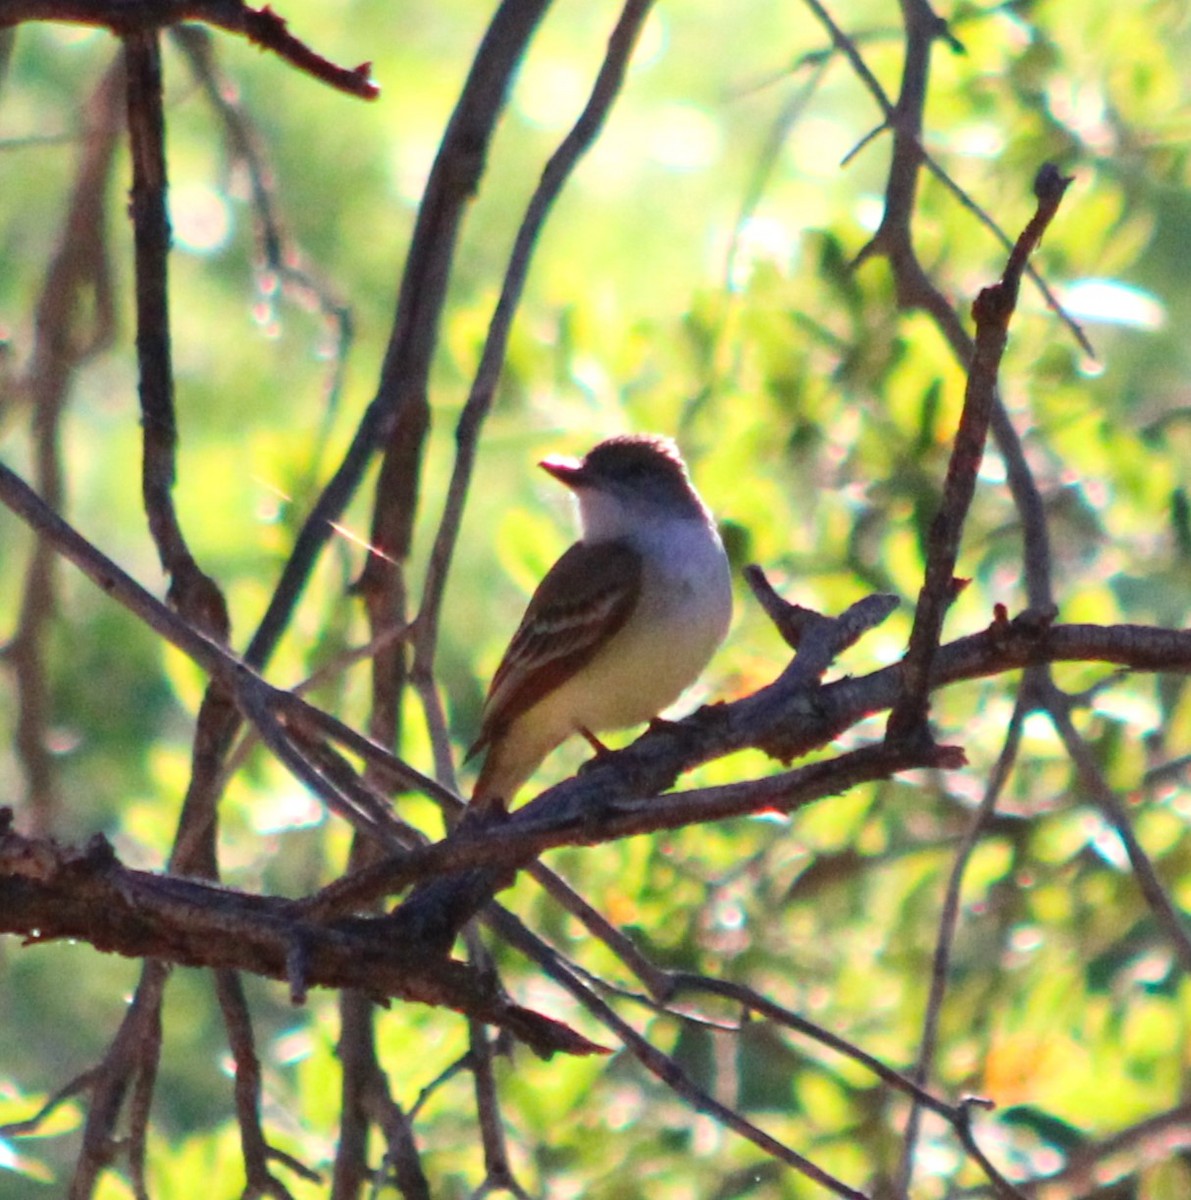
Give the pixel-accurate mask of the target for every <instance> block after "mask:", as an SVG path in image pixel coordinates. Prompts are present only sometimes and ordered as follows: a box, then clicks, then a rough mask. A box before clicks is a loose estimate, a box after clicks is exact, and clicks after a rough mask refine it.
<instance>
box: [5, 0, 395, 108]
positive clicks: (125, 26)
mask: <svg viewBox="0 0 1191 1200" xmlns="http://www.w3.org/2000/svg"><path fill="white" fill-rule="evenodd" d="M24 21H71V22H74V23H76V24H79V25H98V26H101V27H103V28H106V29H110V30H111V31H112V32H113V33H115V34H116V35H118V36H120V37H130V36H138V35H140V34H156V32H157V31H158V30H161V29H164V28H165V27H166V26H168V25H176V24H178V23H179V22H181V21H199V22H202V23H204V24H207V25H214V26H216V27H218V28H220V29H226V30H227V31H228V32H229V33H238V34H241V35H243V36H244V37H246V38H247V39H248V40H249V41H250V42H253V43H255V44H256V45H257V46H259V47H260V48H261V49H262V50H271V51H272V52H273V53H274V54H276V55H278V56H279V57H280V58H282V59H284V60H285V61H286V62H288V63H289V64H290V65H291V66H294V67H297V69H298V70H300V71H303V72H305V73H306V74H308V75H312V76H314V78H316V79H320V80H322V82H323V83H328V84H330V85H331V87H333V88H337V89H338V90H339V91H341V92H347V93H349V94H350V95H353V96H359V97H361V98H362V99H364V100H373V99H375V98H376V97H377V96H378V95H380V88H379V87H377V85H376V84H375V83H373V82H372V80H371V79H370V78H369V76H370V75H371V74H372V64H371V63H361V64H360V65H359V66H358V67H350V68H348V67H340V66H338V65H336V64H335V63H333V62H330V61H329V60H328V59H325V58H323V56H322V55H321V54H317V53H315V51H314V50H312V49H311V48H310V47H309V46H307V45H306V43H305V42H303V41H301V40H300V39H299V38H296V37H295V36H294V35H293V34H292V33H290V31H289V28H288V27H287V25H286V23H285V21H284V20H283V19H282V18H281V17H279V16H278V15H277V14H276V13H275V12H274V11H273V10H272V9H271V8H270V7H269V6H268V5H266V6H265V7H264V8H259V9H257V8H249V7H248V5H246V4H244V3H242V2H241V0H6V3H5V5H4V7H3V8H0V29H4V28H7V27H8V26H12V25H19V24H21V23H22V22H24Z"/></svg>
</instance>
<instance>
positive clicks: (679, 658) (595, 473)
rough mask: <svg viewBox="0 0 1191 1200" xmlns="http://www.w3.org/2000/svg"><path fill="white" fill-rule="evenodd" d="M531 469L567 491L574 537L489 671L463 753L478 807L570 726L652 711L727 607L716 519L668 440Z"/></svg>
mask: <svg viewBox="0 0 1191 1200" xmlns="http://www.w3.org/2000/svg"><path fill="white" fill-rule="evenodd" d="M539 466H541V467H542V469H543V470H545V471H546V472H547V473H548V474H549V475H551V476H553V478H555V479H556V480H558V481H559V482H560V483H562V484H563V485H565V486H566V487H567V488H569V489H570V491H571V492H572V494H573V495H574V498H575V500H576V502H577V507H578V516H579V524H580V538H579V540H578V541H577V542H576V543H575V544H574V545H573V546H571V547H570V549H568V550H567V551H566V552H565V553H564V554H563V556H562V557H561V558H560V559H559V560H558V561H557V562H556V563H555V564H554V566H553V567H551V568H550V570H549V571H548V572H547V574H546V576H545V578H543V580H542V582H541V583H540V584H539V585H538V588H537V590H536V591H535V592H534V594H533V596H532V598H531V599H530V602H529V606H528V607H527V608H526V611H525V616H524V617H523V618H522V620H521V624H520V625H519V626H518V628H517V631H516V633H514V635H513V638H512V641H511V642H510V643H509V647H508V649H507V650H506V651H505V653H504V657H503V658H502V659H501V661H500V665H499V666H498V667H497V670H496V674H495V675H494V676H493V678H492V683H491V685H490V687H489V690H488V694H487V699H486V700H485V703H484V707H483V710H482V714H481V722H480V732H479V736H478V737H477V738H476V740H475V743H474V745H473V746H472V747H471V749H470V750H469V751H468V755H467V757H468V758H471V757H473V756H474V755H477V754H479V753H480V752H481V751H482V750H486V751H487V755H486V757H485V759H484V763H483V766H482V767H481V769H480V773H479V776H478V778H477V780H476V783H475V786H474V788H473V791H472V798H471V809H472V810H473V811H475V812H477V813H479V812H485V811H490V810H492V809H496V810H498V811H507V808H508V806H509V805H510V804H511V803H512V801H513V798H514V796H515V795H516V793H517V792H518V791H519V790H520V788H521V787H522V786H523V785H524V784H525V783H526V782H527V781H528V780H529V778H530V776H531V775H533V773H534V771H536V770H537V768H538V766H539V764H540V763H541V762H542V761H543V759H545V757H546V756H547V755H548V754H550V753H551V751H553V750H554V749H555V748H556V747H557V746H559V745H560V744H561V743H562V742H563V741H565V740H566V739H567V738H568V737H570V736H571V735H572V734H575V733H580V734H582V735H583V736H585V737H586V738H587V739H588V740H589V741H590V742H591V743H592V745H593V746H594V747H595V748H596V751H597V754H598V753H599V752H600V751H601V750H602V749H603V747H602V745H601V744H600V742H599V741H598V739H597V738H596V736H595V735H596V734H597V733H600V732H603V731H605V730H609V729H623V728H627V727H628V726H631V725H638V724H641V723H643V722H646V721H652V720H653V719H654V718H656V717H657V715H658V714H659V713H660V712H661V711H662V710H663V709H665V708H668V707H669V706H670V705H671V704H673V703H674V701H675V700H677V699H678V697H679V696H680V695H681V694H682V692H684V691H685V690H686V689H687V688H688V687H689V686H690V685H691V684H692V683H694V682H695V680H696V679H697V678H698V676H699V675H700V674H701V673H702V671H703V669H704V667H706V665H707V663H708V662H709V661H710V659H711V656H712V654H713V653H714V652H715V650H716V648H717V647H718V646H719V645H720V643H721V642H722V641H723V639H724V637H725V635H726V633H727V631H728V625H729V623H730V621H731V617H732V579H731V571H730V569H729V565H728V558H727V555H726V554H725V553H724V547H723V543H722V542H721V540H720V536H719V533H718V531H717V529H716V524H715V520H714V519H713V517H712V515H711V513H710V512H709V511H708V509H707V506H706V505H705V504H704V503H703V500H702V499H701V498H700V496H699V493H698V492H697V491H696V490H695V488H694V485H693V484H692V483H691V480H690V476H689V475H688V473H687V469H686V464H685V463H684V462H683V460H682V456H681V455H680V454H679V452H678V448H677V446H676V445H675V444H674V442H673V441H672V440H670V439H669V438H666V437H660V436H657V435H652V434H630V435H622V436H619V437H613V438H609V439H607V440H606V441H602V442H600V443H599V445H597V446H595V447H594V448H593V449H592V450H590V451H589V452H588V453H587V454H586V455H585V456H584V457H583V458H582V459H574V458H567V457H561V456H551V457H548V458H546V459H543V460H542V462H541V463H539Z"/></svg>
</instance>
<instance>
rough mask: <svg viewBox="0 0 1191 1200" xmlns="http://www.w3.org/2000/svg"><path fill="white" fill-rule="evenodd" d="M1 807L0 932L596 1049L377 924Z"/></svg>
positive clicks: (543, 1044) (545, 1050)
mask: <svg viewBox="0 0 1191 1200" xmlns="http://www.w3.org/2000/svg"><path fill="white" fill-rule="evenodd" d="M11 816H12V814H11V812H10V811H9V810H6V809H0V932H3V933H15V934H19V935H21V936H23V937H25V938H26V939H27V940H28V941H30V942H44V941H49V940H51V939H58V938H77V939H80V940H83V941H86V942H88V943H90V944H91V945H93V946H94V947H95V948H96V949H97V950H101V951H105V952H110V953H116V954H122V955H124V956H126V957H129V958H152V959H158V960H161V961H164V962H171V963H176V964H179V965H183V966H194V967H220V968H231V969H234V970H241V971H250V972H252V973H254V974H257V975H263V976H266V977H268V978H270V979H277V980H281V981H283V982H287V983H289V984H290V986H291V989H294V990H296V989H297V985H299V984H300V985H301V986H306V985H309V984H313V985H315V986H319V987H351V988H358V989H361V990H363V991H365V992H367V993H369V994H370V995H373V996H375V997H377V998H387V997H395V998H399V999H402V1000H412V1001H418V1002H420V1003H423V1004H432V1005H437V1006H446V1007H448V1008H453V1009H456V1010H457V1011H459V1012H463V1013H466V1014H468V1015H469V1016H472V1017H475V1018H476V1019H478V1020H482V1021H487V1022H489V1023H491V1024H494V1025H500V1026H502V1027H504V1028H507V1029H508V1030H509V1031H510V1032H511V1033H513V1034H514V1035H515V1036H516V1037H518V1038H520V1039H521V1040H522V1041H524V1042H526V1043H527V1044H529V1045H530V1046H532V1047H533V1048H534V1049H535V1050H536V1051H537V1052H538V1053H541V1054H547V1055H548V1054H551V1053H554V1052H556V1051H564V1052H566V1053H572V1054H593V1053H599V1052H600V1048H599V1047H598V1046H596V1045H594V1044H593V1043H591V1042H589V1041H587V1039H585V1038H583V1037H581V1036H579V1035H578V1034H576V1033H574V1032H572V1031H571V1030H569V1029H567V1028H566V1027H565V1026H563V1025H561V1024H559V1023H558V1022H556V1021H552V1020H550V1019H549V1018H547V1017H543V1016H540V1015H539V1014H537V1013H534V1012H531V1011H529V1010H528V1009H524V1008H521V1007H519V1006H518V1005H515V1004H512V1003H510V1002H509V1001H508V999H507V998H506V997H505V996H504V995H503V994H502V993H501V992H500V990H499V988H498V987H497V986H496V985H495V983H494V981H493V979H492V978H490V977H486V976H483V975H481V974H480V973H479V972H476V971H473V970H471V969H470V968H468V967H467V966H465V965H464V964H462V963H458V962H454V961H452V960H450V959H432V958H429V957H428V956H427V955H425V954H424V953H421V952H420V951H418V950H417V949H416V948H415V950H414V952H413V953H410V952H409V950H408V949H406V948H403V947H402V946H401V945H399V944H398V943H395V942H394V941H393V940H392V939H391V938H390V937H389V936H388V934H387V932H385V930H384V926H383V924H381V923H380V922H369V921H366V920H360V919H349V920H346V921H341V922H339V923H337V924H335V925H331V926H320V925H317V924H315V923H314V922H311V921H308V920H306V919H304V918H303V917H301V916H300V915H298V914H297V913H296V911H295V908H294V906H293V904H292V903H291V902H290V901H287V900H278V899H273V898H269V897H262V896H250V895H247V894H245V893H242V892H235V891H232V890H230V889H228V888H222V887H218V886H216V885H214V884H209V883H205V882H202V881H200V880H194V879H180V878H177V877H173V876H167V875H154V874H151V873H149V872H146V871H134V870H130V869H129V868H127V867H124V866H123V865H121V864H120V863H119V862H118V861H117V860H116V857H115V855H114V853H113V852H112V850H111V847H110V846H109V845H108V843H107V842H106V841H104V840H103V839H102V838H96V839H93V840H92V842H91V843H90V844H89V845H88V846H87V847H86V848H85V849H84V850H81V851H79V850H72V849H69V848H64V847H60V846H58V845H56V844H55V843H54V842H52V841H49V840H31V839H28V838H24V837H22V836H20V835H19V834H17V833H15V832H13V831H12V830H11V829H10V828H9V827H8V826H9V822H10V821H11Z"/></svg>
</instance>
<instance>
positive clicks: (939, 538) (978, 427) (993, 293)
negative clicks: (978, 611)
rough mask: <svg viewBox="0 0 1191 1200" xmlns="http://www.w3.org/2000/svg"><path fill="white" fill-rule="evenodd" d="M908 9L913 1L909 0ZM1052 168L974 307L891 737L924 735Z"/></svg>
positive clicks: (1060, 183)
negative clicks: (971, 339)
mask: <svg viewBox="0 0 1191 1200" xmlns="http://www.w3.org/2000/svg"><path fill="white" fill-rule="evenodd" d="M907 2H908V3H910V4H911V6H913V5H914V4H916V3H917V2H918V0H907ZM1070 182H1071V181H1070V179H1064V178H1063V177H1062V176H1061V175H1059V173H1058V171H1057V170H1056V169H1055V168H1054V167H1051V166H1045V167H1043V168H1042V170H1041V171H1039V173H1038V179H1037V181H1036V183H1035V194H1036V195H1037V198H1038V208H1037V210H1036V212H1035V214H1034V216H1033V218H1031V220H1030V222H1029V224H1028V225H1027V226H1026V228H1025V229H1024V230H1023V231H1022V234H1021V236H1020V237H1019V238H1018V240H1017V243H1016V245H1015V246H1014V249H1013V253H1012V254H1011V255H1010V256H1009V262H1008V264H1007V265H1006V267H1005V273H1004V274H1003V275H1002V277H1001V280H1000V282H999V283H997V284H995V285H994V286H992V287H989V288H985V289H984V290H983V291H982V292H981V293H980V295H979V296H978V297H977V299H976V302H975V304H974V305H973V306H972V313H973V316H974V317H975V319H976V344H975V348H974V350H973V353H972V361H971V364H970V366H969V369H968V384H967V388H966V389H965V391H964V406H963V411H962V412H961V414H960V421H959V428H958V430H957V431H956V434H955V444H954V446H953V447H952V451H951V458H950V461H949V462H948V464H947V478H946V480H945V482H944V484H943V498H942V501H941V503H940V505H939V511H938V513H937V514H936V516H935V519H934V521H933V522H932V523H931V530H930V540H929V547H928V553H927V563H926V572H925V578H924V580H923V584H922V590H921V592H920V593H919V597H918V606H917V609H916V610H915V613H914V628H913V630H912V631H911V634H910V645H909V649H908V650H907V652H906V657H905V660H904V661H903V664H902V670H903V672H904V680H905V685H904V686H905V690H904V692H903V695H902V698H901V699H900V700H899V701H898V703H897V706H896V707H895V708H894V710H893V712H892V713H891V714H890V717H889V730H888V736H889V737H890V738H891V739H897V738H905V737H920V736H927V731H926V714H927V708H928V700H929V689H930V670H931V659H932V657H933V655H934V653H935V650H936V648H937V647H938V645H939V638H940V636H941V634H942V630H943V618H944V616H945V615H946V612H947V609H948V607H949V605H950V603H951V600H952V599H953V597H954V586H955V585H954V582H953V581H954V578H955V564H956V560H957V558H958V556H959V543H960V538H961V537H962V535H963V528H964V523H965V521H966V520H967V516H968V509H969V507H970V506H971V503H972V497H973V496H974V495H975V491H976V476H977V474H978V472H979V470H980V461H981V459H982V458H983V456H984V443H985V439H986V437H987V435H988V428H989V422H990V421H991V419H992V414H993V410H994V408H995V407H996V403H997V375H998V372H999V370H1000V365H1001V357H1002V355H1003V354H1004V352H1005V345H1006V343H1007V342H1008V338H1009V320H1010V317H1011V316H1012V315H1013V311H1014V308H1015V307H1016V305H1017V295H1018V291H1019V289H1020V286H1021V276H1022V271H1023V270H1024V269H1025V265H1026V263H1027V262H1028V261H1029V257H1030V255H1031V254H1032V253H1033V251H1034V249H1035V247H1036V246H1037V245H1038V242H1039V241H1040V240H1041V238H1042V234H1043V232H1044V231H1045V230H1046V228H1047V226H1048V225H1049V224H1050V222H1051V220H1053V218H1054V216H1055V213H1056V212H1057V211H1058V206H1059V201H1060V200H1061V199H1062V196H1063V193H1064V192H1065V191H1066V189H1067V185H1068V184H1069V183H1070Z"/></svg>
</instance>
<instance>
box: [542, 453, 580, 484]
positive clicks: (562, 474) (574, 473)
mask: <svg viewBox="0 0 1191 1200" xmlns="http://www.w3.org/2000/svg"><path fill="white" fill-rule="evenodd" d="M538 466H539V467H541V468H542V470H543V471H545V472H546V474H547V475H553V476H554V478H555V479H557V480H558V482H559V483H563V484H566V486H567V487H569V488H577V487H580V486H581V485H582V484H584V483H585V482H586V481H587V475H586V473H585V472H584V469H583V463H582V462H581V461H580V460H579V459H577V458H566V457H564V456H563V455H561V454H552V455H551V456H550V457H549V458H544V459H542V461H541V462H540V463H538Z"/></svg>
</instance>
